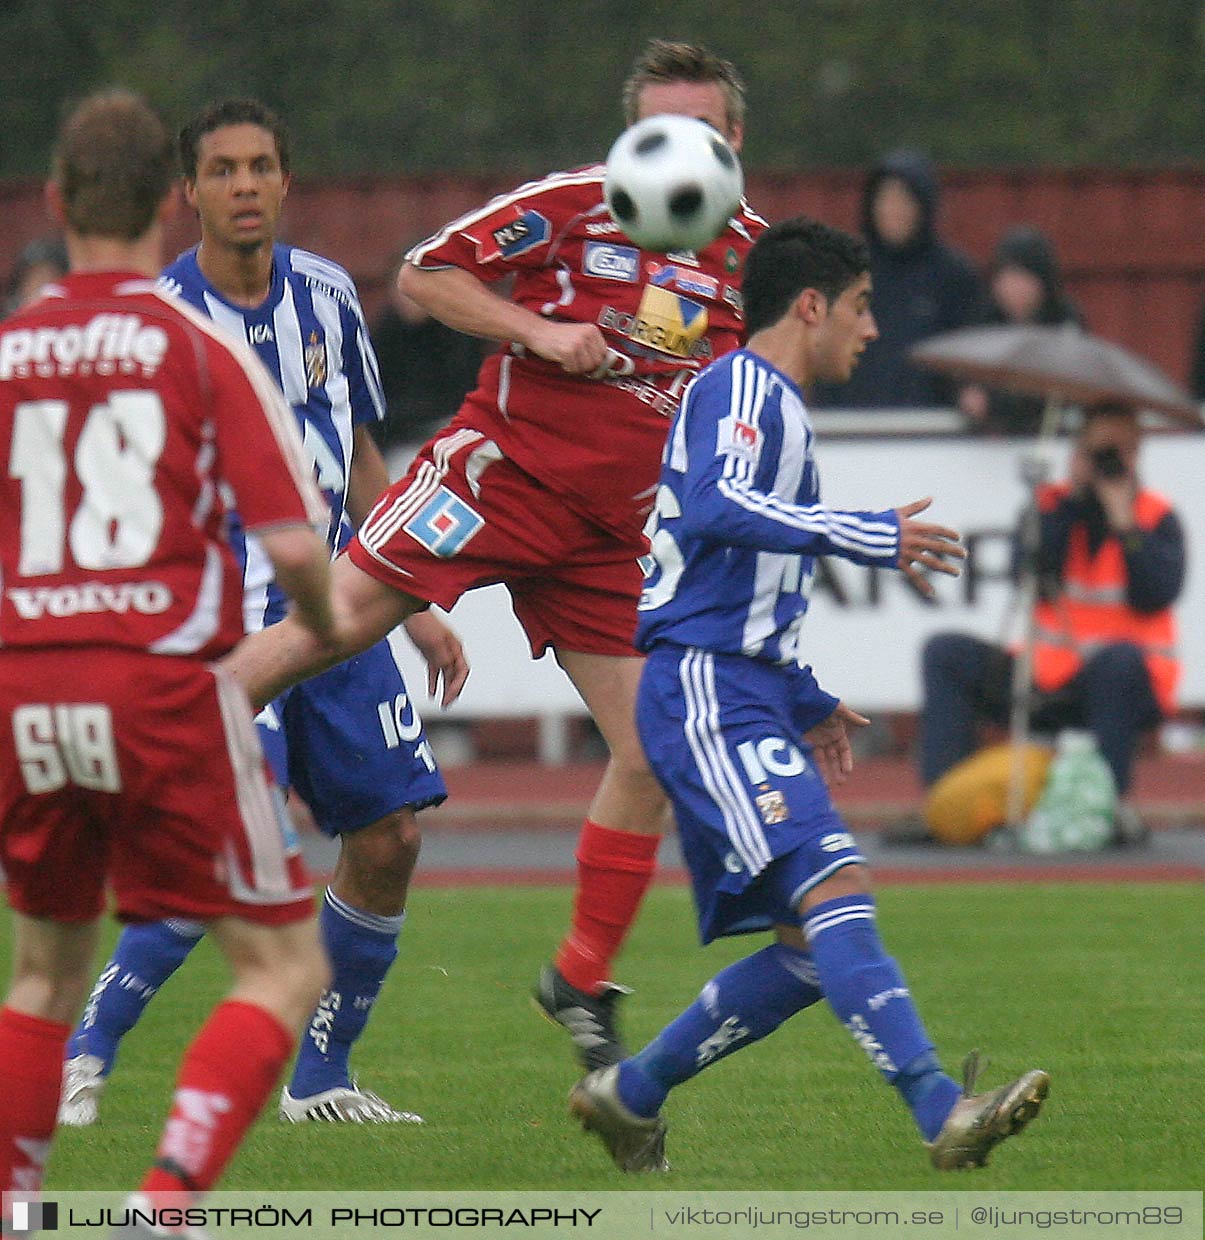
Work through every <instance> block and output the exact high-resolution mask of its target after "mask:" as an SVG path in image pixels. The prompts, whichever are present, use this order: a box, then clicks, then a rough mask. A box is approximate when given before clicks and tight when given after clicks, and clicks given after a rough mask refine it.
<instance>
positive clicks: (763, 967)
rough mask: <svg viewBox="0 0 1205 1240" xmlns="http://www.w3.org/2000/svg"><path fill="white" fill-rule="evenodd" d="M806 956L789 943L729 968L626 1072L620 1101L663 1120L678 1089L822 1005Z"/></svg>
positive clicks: (621, 1076)
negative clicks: (665, 1108)
mask: <svg viewBox="0 0 1205 1240" xmlns="http://www.w3.org/2000/svg"><path fill="white" fill-rule="evenodd" d="M820 997H821V994H820V988H819V987H818V986H817V984H816V970H815V968H814V967H813V965H812V961H811V960H810V958H809V957H808V955H807V954H806V953H805V952H801V951H797V950H795V949H794V948H791V947H788V946H786V944H784V943H775V944H772V945H771V946H770V947H766V948H763V949H762V950H761V951H759V952H755V953H754V954H753V955H752V956H746V957H745V959H744V960H738V961H737V962H736V963H735V964H732V965H729V966H728V968H726V969H724V970H723V972H721V973H717V974H716V976H715V977H713V978H712V979H711V981H709V982H708V983H707V985H706V986H704V987H703V990H702V992H701V993H700V995H699V997H698V999H696V1000H695V1002H694V1003H693V1004H692V1005H691V1006H690V1007H689V1008H687V1009H686V1011H685V1012H683V1013H682V1015H681V1016H679V1017H678V1018H677V1019H676V1020H674V1021H673V1022H672V1023H670V1024H669V1025H667V1026H666V1027H665V1028H664V1029H663V1030H662V1031H661V1032H660V1033H659V1034H658V1035H657V1037H656V1038H655V1039H654V1040H653V1041H652V1042H650V1043H649V1044H648V1046H646V1047H645V1048H644V1050H642V1051H641V1052H640V1054H638V1055H635V1056H633V1058H631V1059H627V1060H624V1062H623V1063H622V1064H621V1065H620V1068H619V1096H620V1098H621V1099H622V1101H623V1103H624V1105H625V1106H626V1107H627V1108H628V1109H629V1110H630V1111H633V1112H635V1113H636V1114H637V1115H646V1116H648V1115H655V1114H656V1113H657V1112H658V1111H659V1110H660V1109H661V1104H662V1103H663V1102H664V1101H665V1098H666V1095H668V1093H669V1091H670V1090H671V1089H672V1088H673V1087H674V1086H675V1085H680V1084H681V1083H682V1082H683V1081H686V1080H689V1079H690V1078H691V1077H692V1076H695V1075H697V1074H698V1073H699V1072H702V1070H703V1069H704V1068H706V1067H709V1066H710V1065H711V1064H713V1063H717V1062H718V1061H719V1060H721V1059H723V1058H724V1057H725V1056H726V1055H730V1054H732V1052H733V1051H737V1050H740V1049H741V1048H742V1047H745V1046H749V1045H751V1044H752V1043H754V1042H757V1041H759V1040H760V1039H761V1038H764V1037H765V1036H766V1035H767V1034H768V1033H772V1032H773V1031H774V1030H775V1029H777V1028H778V1026H779V1025H781V1024H782V1022H783V1021H784V1020H786V1019H787V1018H788V1017H789V1016H794V1014H795V1013H796V1012H799V1011H802V1010H803V1009H804V1008H805V1007H810V1006H811V1004H813V1003H815V1002H816V1001H817V1000H818V999H820Z"/></svg>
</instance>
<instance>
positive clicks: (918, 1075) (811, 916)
mask: <svg viewBox="0 0 1205 1240" xmlns="http://www.w3.org/2000/svg"><path fill="white" fill-rule="evenodd" d="M803 929H804V933H805V934H806V935H807V941H808V946H809V948H810V949H811V952H812V958H813V959H814V960H815V962H816V970H817V972H818V974H819V977H820V987H821V989H822V990H823V991H824V997H825V998H826V999H827V1000H828V1003H829V1006H830V1007H831V1008H832V1009H833V1011H834V1012H835V1013H836V1014H837V1018H838V1019H839V1020H840V1021H841V1023H842V1024H843V1025H844V1026H845V1027H846V1029H848V1030H849V1032H850V1033H851V1034H852V1035H853V1037H854V1040H855V1041H856V1042H857V1043H858V1044H859V1045H860V1046H861V1047H862V1049H863V1050H864V1051H865V1052H866V1054H867V1055H868V1056H869V1058H870V1061H871V1063H873V1064H874V1065H875V1067H876V1068H878V1069H879V1071H880V1072H881V1073H882V1074H883V1076H884V1077H885V1078H886V1079H887V1080H888V1081H890V1082H891V1083H892V1084H893V1085H894V1086H895V1087H896V1089H898V1090H899V1092H900V1095H901V1096H902V1097H903V1099H904V1101H905V1102H906V1103H907V1104H908V1106H909V1109H910V1110H911V1111H912V1115H913V1118H914V1119H915V1120H916V1123H917V1126H918V1127H919V1128H920V1130H921V1135H922V1136H923V1137H924V1139H925V1140H926V1141H932V1140H933V1138H934V1137H935V1136H936V1135H937V1134H938V1132H939V1131H940V1130H941V1126H942V1124H943V1123H944V1122H945V1119H946V1116H947V1115H948V1114H949V1113H950V1109H951V1108H952V1107H953V1105H954V1103H955V1102H957V1101H958V1099H959V1097H960V1096H961V1093H962V1091H961V1090H960V1089H959V1087H958V1085H957V1084H956V1083H955V1082H954V1081H953V1080H951V1079H950V1077H948V1076H947V1075H946V1074H945V1073H944V1072H942V1070H941V1067H940V1065H939V1064H938V1062H937V1059H936V1057H935V1056H934V1054H933V1043H932V1042H930V1041H929V1036H928V1034H927V1033H926V1032H925V1027H924V1025H923V1024H921V1019H920V1016H919V1015H918V1014H917V1011H916V1008H915V1006H914V1005H913V1003H912V996H911V994H910V993H909V991H908V986H907V983H906V982H905V980H904V975H903V973H901V972H900V967H899V965H897V964H896V962H895V961H894V960H893V959H892V958H891V957H890V956H888V955H887V954H886V952H885V951H884V950H883V945H882V943H881V942H880V940H879V935H878V930H877V929H876V928H875V910H874V900H873V898H872V897H871V896H869V895H857V896H841V897H838V898H837V899H835V900H826V901H825V902H824V903H823V904H818V905H817V906H816V907H815V908H813V909H811V910H810V911H809V912H808V914H807V916H806V918H805V919H804V923H803Z"/></svg>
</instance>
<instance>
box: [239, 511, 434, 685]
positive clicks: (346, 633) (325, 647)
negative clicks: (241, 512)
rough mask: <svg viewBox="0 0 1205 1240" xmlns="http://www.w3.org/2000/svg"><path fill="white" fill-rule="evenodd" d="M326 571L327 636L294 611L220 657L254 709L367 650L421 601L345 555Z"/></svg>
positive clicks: (249, 636) (246, 638)
mask: <svg viewBox="0 0 1205 1240" xmlns="http://www.w3.org/2000/svg"><path fill="white" fill-rule="evenodd" d="M261 537H262V535H261ZM330 573H331V596H332V604H333V608H334V616H335V620H334V636H333V638H332V640H330V641H323V640H321V639H319V638H318V637H316V636H315V635H314V634H313V633H312V632H311V631H310V630H309V629H308V628H306V626H305V625H304V624H303V623H302V622H301V620H300V618H299V616H298V614H297V612H296V611H295V610H294V611H291V612H290V613H289V614H288V615H287V616H286V617H285V618H284V619H283V620H281V621H280V623H279V624H272V625H269V626H268V627H267V628H266V629H263V630H261V631H260V632H258V633H250V634H248V635H247V636H246V637H244V638H243V640H242V641H241V642H239V644H238V645H237V646H235V648H234V649H233V650H232V651H231V652H230V653H229V654H228V655H227V656H226V657H225V658H224V659H223V660H222V664H223V666H224V667H225V668H226V669H227V670H228V671H229V672H230V673H231V674H232V675H233V676H234V678H235V679H236V680H237V681H238V682H239V684H241V685H242V686H243V689H244V690H245V691H246V694H247V696H248V697H249V698H250V699H251V703H252V705H253V706H255V707H256V708H257V709H258V708H260V707H262V706H264V705H265V704H266V703H268V702H270V701H271V700H272V699H273V698H274V697H276V696H277V695H278V694H280V693H282V692H283V691H284V690H285V689H287V688H288V687H289V686H290V685H295V684H296V683H297V682H298V681H299V680H306V679H308V678H309V677H310V676H315V675H317V673H319V672H322V671H325V670H326V669H327V668H328V667H333V666H334V665H335V664H336V663H341V662H342V661H343V660H344V659H349V658H351V656H352V655H354V654H359V652H360V651H361V650H366V649H367V648H368V647H369V646H371V645H372V644H373V642H376V641H380V639H381V638H382V637H384V636H385V634H386V633H388V632H389V631H390V629H394V628H396V627H397V626H398V625H399V624H401V623H402V621H403V620H405V619H406V617H407V616H409V615H411V614H413V613H414V612H416V611H418V610H419V608H420V607H424V606H425V605H426V604H425V602H424V601H423V600H422V599H417V598H415V597H414V596H413V595H410V594H404V593H402V592H401V591H399V590H394V589H393V588H392V587H390V586H387V585H385V583H384V582H382V581H378V580H377V579H376V578H375V577H370V576H369V575H368V574H367V573H365V572H363V571H362V570H361V569H359V568H357V567H356V565H355V564H353V563H352V561H351V560H349V559H348V557H347V556H345V555H342V556H340V557H339V558H338V559H337V560H336V561H335V562H334V564H333V565H331V567H330ZM281 584H282V585H283V584H284V583H283V582H282V583H281Z"/></svg>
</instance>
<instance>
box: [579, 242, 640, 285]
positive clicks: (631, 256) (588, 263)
mask: <svg viewBox="0 0 1205 1240" xmlns="http://www.w3.org/2000/svg"><path fill="white" fill-rule="evenodd" d="M582 270H583V271H584V272H585V273H586V275H588V276H600V277H601V278H602V279H604V280H623V281H624V282H625V283H627V284H635V283H636V281H637V280H638V279H639V277H640V251H639V250H637V249H634V248H633V247H632V246H630V245H608V244H607V243H606V242H605V241H587V242H586V248H585V250H584V251H583V254H582Z"/></svg>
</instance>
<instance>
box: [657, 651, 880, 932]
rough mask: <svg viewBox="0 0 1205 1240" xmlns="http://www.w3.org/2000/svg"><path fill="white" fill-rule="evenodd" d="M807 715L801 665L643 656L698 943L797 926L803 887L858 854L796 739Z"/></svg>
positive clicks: (811, 711) (809, 694)
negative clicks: (688, 880)
mask: <svg viewBox="0 0 1205 1240" xmlns="http://www.w3.org/2000/svg"><path fill="white" fill-rule="evenodd" d="M822 709H823V708H822ZM809 718H810V719H812V720H814V719H815V718H816V700H815V682H814V681H813V680H812V678H811V676H810V674H808V673H806V672H805V671H804V670H803V669H801V668H798V667H794V666H792V667H778V666H775V665H774V664H771V663H763V662H760V661H758V660H756V659H747V658H743V657H741V656H739V655H720V654H711V653H709V652H707V651H702V650H690V649H685V648H683V647H681V646H668V645H662V646H657V647H656V648H655V649H654V650H653V651H652V653H651V654H650V655H649V657H648V660H647V662H646V664H645V668H644V673H643V676H642V677H641V681H640V693H639V696H638V698H637V706H636V722H637V725H638V727H639V729H640V739H641V741H642V742H643V744H644V749H645V753H646V754H647V755H648V759H649V763H650V764H651V766H652V768H653V771H654V773H655V774H656V776H657V778H658V780H659V781H660V782H661V785H662V786H663V787H664V788H665V791H666V793H667V794H668V795H669V797H670V800H671V801H672V802H673V806H674V813H675V815H676V817H677V823H678V837H679V841H680V843H681V846H682V855H683V857H684V858H685V860H686V864H687V867H688V868H689V870H690V877H691V883H692V885H693V887H694V898H695V907H696V909H697V911H698V916H699V936H700V938H701V939H702V940H703V942H704V943H709V942H711V940H712V939H714V938H717V937H718V936H720V935H725V934H746V933H749V932H751V931H754V930H765V929H767V928H768V927H769V926H771V925H774V924H778V923H781V924H786V925H798V924H799V913H798V908H799V902H800V900H801V899H802V898H803V895H804V893H805V892H806V891H807V890H808V889H809V888H811V887H814V886H815V885H816V884H817V883H820V882H822V881H823V880H824V879H826V878H828V877H829V875H831V874H833V873H835V872H836V871H837V870H839V869H841V868H842V867H843V866H847V865H854V864H855V863H859V862H862V861H863V860H864V858H863V857H862V855H861V853H860V852H859V851H858V847H857V845H856V843H855V842H854V838H853V836H852V835H851V834H850V833H849V829H848V828H847V827H846V826H845V824H844V823H843V822H842V821H841V819H840V817H839V816H838V814H837V811H836V809H835V808H834V807H833V803H832V799H831V798H830V797H829V793H828V788H827V787H826V786H825V783H824V780H823V779H822V778H821V777H820V773H819V772H818V771H817V770H816V768H815V766H814V764H813V762H812V760H811V747H810V746H809V745H807V744H806V743H805V742H803V741H802V739H801V733H802V731H803V728H804V726H805V724H804V720H807V719H809Z"/></svg>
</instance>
